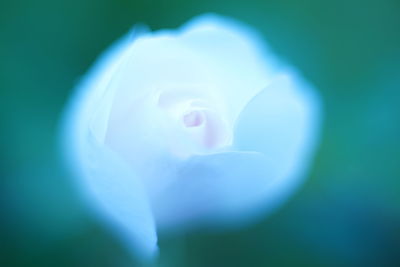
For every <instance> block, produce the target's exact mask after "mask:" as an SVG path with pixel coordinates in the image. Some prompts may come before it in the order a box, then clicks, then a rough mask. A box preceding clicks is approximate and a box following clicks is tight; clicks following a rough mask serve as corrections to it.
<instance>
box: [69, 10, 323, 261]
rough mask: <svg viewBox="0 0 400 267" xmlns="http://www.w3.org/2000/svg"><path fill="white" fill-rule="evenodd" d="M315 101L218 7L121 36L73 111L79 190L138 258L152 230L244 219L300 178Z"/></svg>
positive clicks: (279, 198) (272, 204) (150, 242)
mask: <svg viewBox="0 0 400 267" xmlns="http://www.w3.org/2000/svg"><path fill="white" fill-rule="evenodd" d="M319 104H320V103H319V97H318V95H317V94H316V93H315V91H314V90H313V88H312V87H311V86H310V85H309V84H308V83H307V82H306V81H305V80H304V79H302V78H301V76H300V75H299V74H298V73H297V72H296V71H295V70H294V69H293V68H291V67H289V66H287V65H285V64H284V63H283V62H282V61H280V60H279V59H278V58H276V57H275V56H274V55H273V54H272V53H271V52H270V51H269V50H268V49H267V48H266V47H265V46H264V43H263V41H262V40H261V38H260V37H259V35H258V34H257V33H256V32H255V31H254V30H253V29H251V28H249V27H248V26H245V25H243V24H241V23H239V22H237V21H234V20H231V19H228V18H224V17H220V16H217V15H210V14H208V15H202V16H199V17H197V18H194V19H193V20H191V21H190V22H189V23H187V24H185V25H184V26H183V27H181V28H180V29H179V30H161V31H157V32H153V33H151V32H143V31H142V30H141V28H140V27H137V28H135V29H134V30H133V32H132V33H131V34H129V35H128V36H126V37H125V38H123V39H122V40H120V41H119V42H117V43H116V44H115V45H114V46H112V48H111V49H109V50H108V51H107V52H106V54H105V55H103V56H102V57H101V58H100V60H99V61H98V63H97V64H96V65H95V67H94V68H93V69H92V70H91V71H90V73H89V74H88V75H87V76H86V78H85V79H84V81H83V82H82V83H81V84H80V86H79V88H78V90H77V93H76V95H75V96H74V97H73V98H72V100H71V102H70V105H69V106H68V107H67V109H66V116H65V118H66V119H65V121H64V124H63V125H64V128H63V136H64V138H63V144H64V148H65V151H66V152H67V156H68V159H69V161H70V163H71V169H72V170H73V171H74V172H75V177H77V181H78V185H79V188H80V189H81V190H82V195H83V196H85V197H87V200H88V203H90V204H91V205H92V207H93V210H96V211H98V212H97V214H98V215H100V216H102V217H103V219H104V221H107V222H109V223H110V225H113V226H114V227H113V229H115V231H116V232H118V233H120V235H121V238H123V239H125V240H126V242H127V243H128V244H130V247H132V248H134V250H135V251H136V252H137V253H138V254H139V255H142V256H145V257H151V256H152V255H154V253H155V252H156V251H157V234H156V232H157V231H156V229H157V230H160V231H162V230H171V229H174V230H176V229H180V230H181V229H185V230H188V229H191V228H194V227H198V226H240V225H243V224H245V223H247V222H251V221H252V220H253V219H254V218H257V217H259V216H260V215H262V214H265V213H267V212H270V211H272V210H273V209H274V208H276V207H277V206H278V205H279V204H281V203H282V202H283V200H285V199H286V198H287V197H288V196H289V195H290V194H291V193H292V192H293V191H294V189H295V188H296V187H298V185H299V184H300V183H301V182H302V180H303V179H302V177H304V174H305V171H306V169H307V166H308V165H309V161H310V159H311V157H312V154H313V153H312V152H313V150H314V147H315V144H316V139H317V138H316V137H317V133H318V128H319V114H320V109H319Z"/></svg>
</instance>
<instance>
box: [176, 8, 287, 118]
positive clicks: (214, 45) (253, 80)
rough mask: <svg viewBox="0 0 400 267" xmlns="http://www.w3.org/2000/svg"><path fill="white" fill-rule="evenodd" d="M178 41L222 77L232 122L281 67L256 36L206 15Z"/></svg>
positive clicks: (192, 23)
mask: <svg viewBox="0 0 400 267" xmlns="http://www.w3.org/2000/svg"><path fill="white" fill-rule="evenodd" d="M181 31H182V37H180V39H181V41H182V42H184V43H185V44H186V45H187V46H188V47H190V48H191V49H193V50H195V51H196V52H197V53H199V54H201V55H202V57H203V58H205V59H206V60H207V61H208V62H209V65H210V67H211V68H212V69H213V72H214V73H215V74H217V76H218V77H221V79H222V80H223V86H221V87H220V88H218V89H220V90H222V91H223V95H224V97H225V98H226V101H227V103H228V104H229V105H230V108H231V110H230V111H231V112H233V113H234V114H233V115H234V118H236V116H237V115H238V114H239V113H240V111H241V110H242V108H243V107H244V106H245V105H246V104H247V102H248V101H249V100H250V99H251V98H252V97H254V96H255V94H257V93H258V92H259V91H260V90H261V89H262V88H264V87H265V86H266V85H267V84H268V83H269V82H270V80H271V79H272V77H273V75H275V73H276V72H277V71H278V69H279V67H280V63H279V61H278V60H277V59H276V58H275V56H274V55H273V54H272V53H271V52H270V50H269V48H268V47H267V46H266V45H265V41H264V40H262V37H261V36H260V35H259V33H258V32H256V31H254V30H253V29H252V28H250V27H248V26H247V25H245V24H242V23H240V22H238V21H236V20H233V19H230V18H227V17H223V16H218V15H214V14H205V15H201V16H198V17H196V18H194V19H193V20H191V21H189V22H188V23H187V24H186V25H184V26H183V27H182V29H181Z"/></svg>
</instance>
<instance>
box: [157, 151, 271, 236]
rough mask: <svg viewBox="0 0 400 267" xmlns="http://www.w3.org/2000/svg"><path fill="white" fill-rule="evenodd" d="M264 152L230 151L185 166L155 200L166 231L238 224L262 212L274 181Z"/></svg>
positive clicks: (192, 160) (190, 162) (162, 225)
mask: <svg viewBox="0 0 400 267" xmlns="http://www.w3.org/2000/svg"><path fill="white" fill-rule="evenodd" d="M274 172H275V170H274V169H273V166H272V165H271V162H270V161H269V160H267V158H266V157H265V156H263V155H262V154H260V153H255V152H227V153H220V154H213V155H208V156H196V157H193V158H191V159H190V160H188V161H187V162H185V163H184V164H183V165H181V166H180V167H179V168H178V169H177V171H176V172H175V173H173V174H172V175H174V181H173V182H172V183H170V184H169V187H168V188H166V190H164V191H163V192H162V193H161V194H159V195H158V196H157V197H156V198H155V199H153V203H152V204H153V207H154V212H155V216H156V221H157V224H158V226H159V227H161V228H162V229H168V230H171V229H175V228H179V229H180V230H181V229H182V227H183V228H186V229H187V228H192V227H196V226H204V225H210V224H212V225H218V224H220V223H221V224H222V225H223V226H227V225H228V226H230V225H233V226H235V225H236V224H238V223H239V224H240V223H243V222H244V221H245V220H246V219H248V218H249V217H252V216H249V215H254V213H256V212H258V211H259V209H258V208H259V205H260V204H261V203H262V202H263V198H264V196H265V195H266V194H267V192H268V191H269V187H270V185H271V184H272V183H273V181H274V179H275V176H276V175H275V174H274Z"/></svg>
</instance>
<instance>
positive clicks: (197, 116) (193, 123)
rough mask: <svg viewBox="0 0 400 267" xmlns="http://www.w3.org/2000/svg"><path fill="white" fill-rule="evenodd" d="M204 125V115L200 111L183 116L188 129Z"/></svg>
mask: <svg viewBox="0 0 400 267" xmlns="http://www.w3.org/2000/svg"><path fill="white" fill-rule="evenodd" d="M203 123H204V114H203V112H201V111H199V110H194V111H191V112H188V113H186V114H185V115H184V116H183V124H184V125H185V126H186V127H198V126H200V125H202V124H203Z"/></svg>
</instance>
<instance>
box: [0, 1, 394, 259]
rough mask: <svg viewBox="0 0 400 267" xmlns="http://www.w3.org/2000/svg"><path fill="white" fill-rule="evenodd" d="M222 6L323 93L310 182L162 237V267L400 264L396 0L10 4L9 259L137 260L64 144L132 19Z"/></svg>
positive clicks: (5, 25)
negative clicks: (261, 205)
mask: <svg viewBox="0 0 400 267" xmlns="http://www.w3.org/2000/svg"><path fill="white" fill-rule="evenodd" d="M210 11H212V12H217V13H221V14H224V15H229V16H232V17H235V18H237V19H240V20H242V21H244V22H247V23H248V24H250V25H253V26H254V27H256V28H258V29H259V30H260V31H261V32H262V34H263V35H264V37H265V38H266V40H268V41H269V43H270V45H271V46H272V48H273V49H274V50H275V51H276V53H278V54H280V55H281V56H282V57H284V58H285V59H286V60H288V61H289V62H291V63H292V64H293V65H295V66H296V67H297V68H299V69H300V70H301V71H302V72H303V73H304V75H305V76H306V77H307V78H308V79H309V80H311V81H312V82H313V83H314V84H315V85H316V87H317V88H318V89H319V91H320V93H321V95H322V97H323V101H324V109H325V120H324V128H323V135H322V142H321V145H320V147H319V150H318V152H317V157H316V160H315V164H314V166H313V168H312V170H311V173H310V176H309V179H308V180H307V182H306V183H305V185H304V186H303V187H302V188H301V190H299V191H298V192H297V193H296V194H295V195H294V196H293V197H292V198H291V199H290V200H289V201H288V202H287V204H286V205H284V206H283V207H282V208H281V209H279V210H278V211H277V212H276V213H274V214H273V215H272V216H270V217H268V218H265V219H264V220H263V221H261V222H260V223H258V224H256V225H253V226H251V227H249V228H246V229H243V230H240V231H234V232H225V233H203V232H197V233H193V234H190V235H186V236H181V237H161V238H160V248H161V249H160V251H161V254H160V258H159V260H158V261H157V262H156V263H154V264H153V265H154V266H177V267H180V266H182V267H191V266H193V267H194V266H196V267H197V266H198V267H203V266H204V267H206V266H396V265H397V266H399V265H400V155H399V151H400V141H399V137H400V112H399V105H400V92H399V90H400V2H399V1H398V0H337V1H320V0H303V1H299V0H298V1H295V0H281V1H267V0H264V1H262V0H231V1H228V0H226V1H215V0H203V1H194V0H186V1H185V0H169V1H167V0H147V1H146V0H59V1H51V0H1V2H0V126H1V129H0V177H1V182H0V208H1V210H0V265H1V266H58V267H61V266H112V267H114V266H115V267H119V266H137V265H138V263H137V262H135V259H134V258H133V257H132V256H131V255H130V254H129V253H128V251H127V250H126V249H125V248H124V247H123V246H122V245H121V244H120V242H119V241H118V240H117V239H115V238H114V237H113V235H112V234H111V233H110V232H109V231H107V229H106V228H104V227H103V226H102V224H100V223H98V222H97V221H96V220H95V219H94V218H93V217H92V216H91V215H90V212H88V211H87V210H86V209H85V207H84V206H83V205H82V203H81V202H80V198H79V197H78V193H77V192H76V190H75V188H74V186H73V183H72V180H71V179H70V177H69V176H68V175H67V172H66V170H65V168H64V167H63V163H62V161H61V159H60V154H59V151H58V148H57V127H58V123H59V118H60V113H61V111H62V110H63V107H64V104H65V102H66V100H67V98H68V96H69V95H70V93H71V91H72V89H73V87H74V85H75V84H76V83H77V81H79V78H80V77H81V76H82V75H83V74H84V73H85V71H86V70H87V69H88V68H89V66H90V65H91V64H92V63H93V61H94V60H95V58H96V56H97V55H99V53H100V52H102V51H103V50H104V49H105V48H106V47H107V46H108V45H109V44H111V43H112V42H113V41H114V40H115V39H117V38H118V37H120V36H122V35H123V34H124V33H126V32H127V31H128V30H129V29H130V28H131V26H132V25H133V24H135V23H137V22H144V23H146V24H148V25H149V26H150V27H151V28H152V29H159V28H166V27H177V26H179V25H180V24H182V23H183V22H185V21H186V20H188V19H190V18H191V17H193V16H195V15H197V14H200V13H203V12H210Z"/></svg>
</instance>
